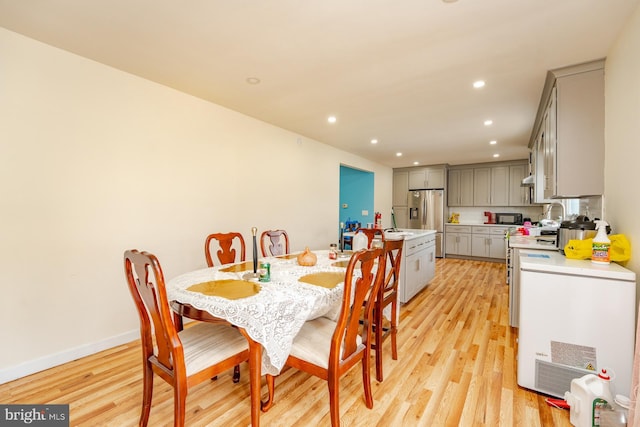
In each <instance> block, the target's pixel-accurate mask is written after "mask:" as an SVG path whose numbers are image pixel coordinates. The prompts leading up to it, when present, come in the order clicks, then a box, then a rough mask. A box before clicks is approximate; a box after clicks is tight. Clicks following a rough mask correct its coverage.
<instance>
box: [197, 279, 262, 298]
mask: <svg viewBox="0 0 640 427" xmlns="http://www.w3.org/2000/svg"><path fill="white" fill-rule="evenodd" d="M187 290H188V291H191V292H200V293H201V294H205V295H210V296H215V297H222V298H226V299H240V298H247V297H250V296H252V295H255V294H257V293H258V292H260V285H258V284H257V283H253V282H247V281H246V280H236V279H223V280H214V281H212V282H204V283H198V284H196V285H192V286H189V287H188V288H187Z"/></svg>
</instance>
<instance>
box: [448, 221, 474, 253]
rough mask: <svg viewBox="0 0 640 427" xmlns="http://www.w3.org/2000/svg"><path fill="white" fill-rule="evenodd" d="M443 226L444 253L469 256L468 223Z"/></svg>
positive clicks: (469, 233) (469, 237)
mask: <svg viewBox="0 0 640 427" xmlns="http://www.w3.org/2000/svg"><path fill="white" fill-rule="evenodd" d="M445 227H446V228H445V254H446V255H462V256H471V227H470V226H468V225H447V226H445Z"/></svg>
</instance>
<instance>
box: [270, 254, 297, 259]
mask: <svg viewBox="0 0 640 427" xmlns="http://www.w3.org/2000/svg"><path fill="white" fill-rule="evenodd" d="M298 255H300V254H286V255H278V256H277V257H276V258H280V259H296V258H298Z"/></svg>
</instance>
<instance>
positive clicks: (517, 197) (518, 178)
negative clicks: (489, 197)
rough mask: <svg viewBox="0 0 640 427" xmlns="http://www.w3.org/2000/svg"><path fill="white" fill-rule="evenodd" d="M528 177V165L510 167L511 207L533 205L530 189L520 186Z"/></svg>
mask: <svg viewBox="0 0 640 427" xmlns="http://www.w3.org/2000/svg"><path fill="white" fill-rule="evenodd" d="M527 175H529V168H528V167H527V165H525V164H522V165H512V166H509V206H526V205H528V204H530V203H531V201H530V199H529V198H530V193H529V187H523V186H521V185H520V183H521V182H522V180H523V179H524V178H525V177H526V176H527Z"/></svg>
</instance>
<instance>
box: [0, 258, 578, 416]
mask: <svg viewBox="0 0 640 427" xmlns="http://www.w3.org/2000/svg"><path fill="white" fill-rule="evenodd" d="M122 285H123V286H125V284H124V279H123V284H122ZM131 309H132V310H133V305H132V307H131ZM508 324H509V323H508V286H506V285H505V266H504V264H498V263H487V262H480V261H464V260H456V259H438V262H437V269H436V278H435V279H434V280H433V281H432V282H431V284H430V285H429V286H428V287H427V288H426V289H425V290H424V291H422V292H421V293H420V294H419V295H417V296H416V297H415V298H414V299H413V300H412V301H410V302H409V303H408V304H406V305H404V306H403V307H402V310H401V319H400V331H399V335H398V346H399V348H398V353H399V359H398V360H397V361H394V360H392V359H391V356H390V352H389V351H385V352H384V353H385V358H384V374H385V380H384V381H383V382H382V383H378V382H376V381H375V374H374V369H372V386H373V387H372V388H373V397H374V407H373V409H372V410H369V409H367V408H366V406H365V404H364V398H363V391H362V382H361V369H360V366H359V365H358V366H356V367H354V369H352V370H351V372H349V374H347V375H346V376H344V377H343V378H342V380H341V382H340V393H341V394H340V410H341V421H342V425H343V426H436V425H446V426H527V427H529V426H570V423H569V412H568V411H566V410H561V409H556V408H551V407H549V406H548V405H547V404H546V403H545V401H544V398H545V396H543V395H540V394H537V393H533V392H530V391H528V390H525V389H523V388H521V387H519V386H518V385H517V382H516V360H515V355H516V352H517V350H516V345H517V343H516V337H517V330H516V329H512V328H510V327H509V326H508ZM389 345H390V341H389V340H387V341H385V343H384V348H385V350H389ZM140 359H141V355H140V346H139V342H132V343H130V344H127V345H123V346H119V347H116V348H113V349H110V350H107V351H103V352H101V353H99V354H96V355H92V356H89V357H85V358H83V359H80V360H77V361H74V362H71V363H67V364H65V365H62V366H59V367H56V368H52V369H49V370H47V371H44V372H41V373H37V374H34V375H31V376H29V377H26V378H22V379H19V380H16V381H13V382H11V383H7V384H3V385H0V403H39V404H46V403H65V404H70V412H71V414H70V417H71V425H72V426H91V427H93V426H134V425H137V423H138V418H139V415H140V405H141V391H142V379H141V378H142V373H141V361H140ZM248 379H249V375H248V369H247V365H246V364H243V366H242V378H241V381H240V383H238V384H233V383H232V381H231V372H228V373H226V374H224V375H221V376H220V377H219V378H218V380H216V381H211V382H205V383H203V384H200V385H198V386H196V387H194V388H192V389H191V390H190V393H189V395H188V397H187V414H186V419H187V426H225V427H226V426H247V425H250V416H249V387H248ZM264 393H266V387H263V395H264ZM275 402H276V403H275V405H274V407H273V408H272V409H271V410H270V411H269V412H268V413H263V414H261V425H262V426H310V425H314V426H315V425H319V426H327V425H329V415H328V412H329V404H328V391H327V385H326V382H325V381H322V380H318V379H316V378H312V377H309V376H308V375H307V374H305V373H302V372H299V371H296V370H295V369H286V370H285V371H284V372H283V373H282V375H281V376H280V377H279V378H278V379H277V381H276V400H275ZM172 423H173V395H172V389H171V387H169V386H168V385H167V384H166V383H164V381H162V380H158V379H156V382H155V385H154V400H153V407H152V409H151V418H150V422H149V426H165V425H172Z"/></svg>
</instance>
